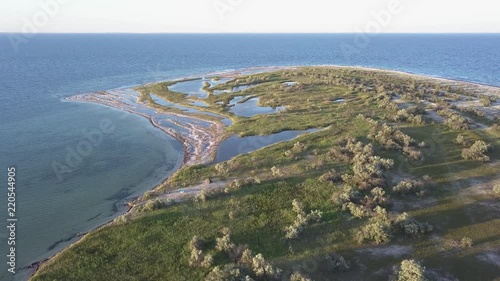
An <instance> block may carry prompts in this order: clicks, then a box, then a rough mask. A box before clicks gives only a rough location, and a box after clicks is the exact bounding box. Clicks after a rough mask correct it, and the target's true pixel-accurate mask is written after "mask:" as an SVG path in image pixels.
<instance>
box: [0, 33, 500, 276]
mask: <svg viewBox="0 0 500 281" xmlns="http://www.w3.org/2000/svg"><path fill="white" fill-rule="evenodd" d="M10 36H12V35H10V34H0V109H1V110H0V117H1V119H0V120H1V122H0V132H1V135H0V196H1V198H2V202H3V203H2V204H0V229H1V232H0V279H1V280H24V279H26V276H27V272H28V271H27V270H20V271H19V273H18V274H16V275H15V276H13V275H12V274H9V273H8V272H7V267H6V262H7V254H8V252H7V233H6V225H7V222H6V216H7V199H6V198H7V180H6V176H7V168H8V167H10V166H15V167H16V170H17V175H16V178H17V189H16V191H17V205H16V207H17V208H16V216H17V218H18V222H17V228H16V232H17V236H16V249H17V252H16V258H17V264H16V267H17V268H18V269H20V268H22V267H25V266H27V265H29V264H31V263H33V262H35V261H38V260H41V259H44V258H47V257H49V256H51V255H53V254H55V253H57V252H58V251H60V250H61V249H63V248H64V247H66V246H68V245H69V244H70V243H72V242H74V241H75V240H76V239H77V238H78V236H79V235H81V234H82V233H84V232H86V231H89V230H91V229H93V228H95V227H97V226H98V225H100V224H103V223H106V222H108V221H110V220H111V219H113V218H114V217H116V216H117V215H118V214H120V213H122V212H124V211H125V210H126V208H125V206H123V204H124V203H125V202H126V201H128V200H130V199H131V198H134V197H136V196H139V195H140V194H141V193H143V192H144V191H146V190H148V189H151V188H153V187H154V186H155V185H156V184H158V183H160V182H161V181H162V180H163V179H165V178H166V177H168V176H169V175H170V174H171V173H172V172H173V171H175V170H176V169H177V168H178V167H179V165H180V162H181V158H182V151H181V150H182V146H181V145H180V143H178V142H177V141H176V140H175V139H172V138H170V137H168V136H167V135H165V134H164V133H162V132H161V131H159V130H158V129H155V128H154V127H153V126H151V124H150V123H149V121H148V120H147V119H145V118H143V117H139V116H134V115H131V114H129V113H124V112H120V111H117V110H114V109H111V108H107V107H104V106H100V105H93V104H86V103H73V102H65V101H64V100H63V99H64V97H67V96H71V95H75V94H80V93H87V92H93V91H99V90H107V89H113V88H119V87H126V86H131V85H137V84H142V83H147V82H151V81H160V80H166V79H172V78H179V77H184V76H190V75H195V74H204V73H209V72H214V71H222V70H232V69H242V68H247V67H254V66H287V65H329V64H331V65H355V66H367V67H374V68H384V69H392V70H401V71H406V72H412V73H418V74H425V75H429V76H436V77H445V78H451V79H458V80H466V81H472V82H478V83H482V84H490V85H497V86H500V35H499V34H490V35H487V34H476V35H472V34H433V35H428V34H427V35H426V34H412V35H408V34H407V35H405V34H392V35H375V34H374V35H370V36H368V37H364V38H361V39H362V40H361V39H360V35H355V34H293V35H292V34H266V35H263V34H245V35H243V34H227V35H222V34H211V35H210V34H191V35H182V34H175V35H174V34H170V35H167V34H143V35H138V34H38V35H35V36H34V37H33V38H30V39H28V42H26V43H22V44H21V45H19V46H18V48H17V49H15V48H13V46H12V45H11V43H10V39H9V37H10ZM4 224H5V225H4Z"/></svg>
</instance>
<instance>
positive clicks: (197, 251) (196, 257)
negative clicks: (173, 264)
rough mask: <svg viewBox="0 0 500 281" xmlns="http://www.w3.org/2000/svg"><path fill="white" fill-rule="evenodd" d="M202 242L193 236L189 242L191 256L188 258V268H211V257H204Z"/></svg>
mask: <svg viewBox="0 0 500 281" xmlns="http://www.w3.org/2000/svg"><path fill="white" fill-rule="evenodd" d="M203 243H204V242H203V240H201V239H200V238H199V237H198V236H193V238H192V239H191V241H190V242H189V249H190V250H191V256H190V257H189V266H192V267H195V266H201V267H205V268H209V267H211V266H212V263H213V257H212V256H211V255H204V254H203V250H202V246H203Z"/></svg>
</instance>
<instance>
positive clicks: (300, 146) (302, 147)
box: [292, 141, 307, 153]
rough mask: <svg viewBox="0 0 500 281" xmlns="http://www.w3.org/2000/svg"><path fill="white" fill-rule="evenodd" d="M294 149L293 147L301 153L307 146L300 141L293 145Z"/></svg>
mask: <svg viewBox="0 0 500 281" xmlns="http://www.w3.org/2000/svg"><path fill="white" fill-rule="evenodd" d="M292 149H293V151H295V152H297V153H301V152H304V151H305V150H306V149H307V146H305V145H304V144H303V143H301V142H299V141H298V142H296V143H295V144H294V145H293V148H292Z"/></svg>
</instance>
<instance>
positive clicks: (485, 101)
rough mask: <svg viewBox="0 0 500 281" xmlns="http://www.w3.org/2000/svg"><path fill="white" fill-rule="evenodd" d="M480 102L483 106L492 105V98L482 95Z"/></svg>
mask: <svg viewBox="0 0 500 281" xmlns="http://www.w3.org/2000/svg"><path fill="white" fill-rule="evenodd" d="M479 103H480V104H481V105H482V106H491V100H490V99H489V98H488V97H482V98H481V99H479Z"/></svg>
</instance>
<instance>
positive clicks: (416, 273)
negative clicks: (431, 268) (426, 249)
mask: <svg viewBox="0 0 500 281" xmlns="http://www.w3.org/2000/svg"><path fill="white" fill-rule="evenodd" d="M427 280H428V279H427V278H426V277H425V267H423V266H421V265H420V264H419V263H418V262H417V261H415V260H404V261H402V262H401V268H400V269H399V272H398V279H397V281H427Z"/></svg>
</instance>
